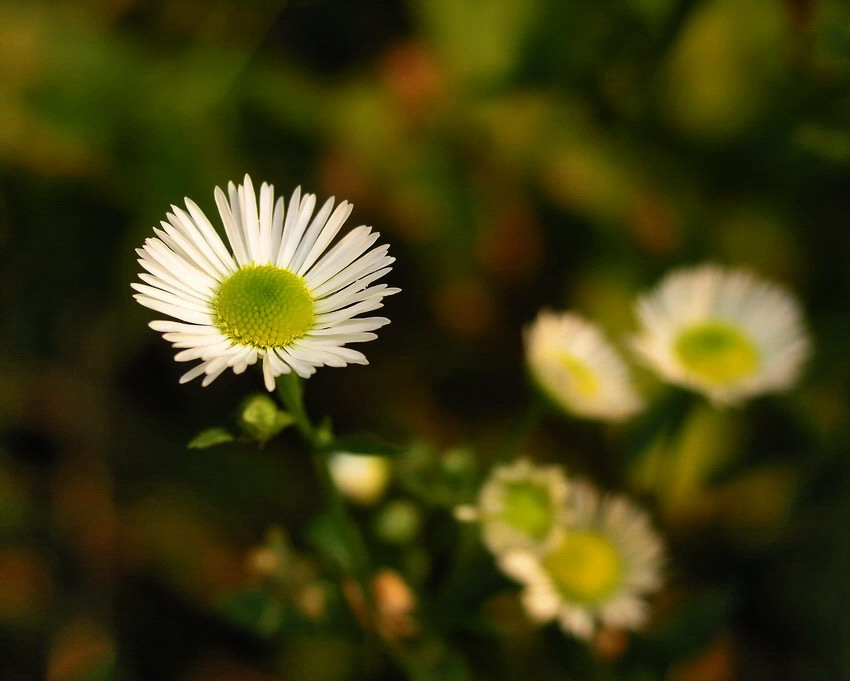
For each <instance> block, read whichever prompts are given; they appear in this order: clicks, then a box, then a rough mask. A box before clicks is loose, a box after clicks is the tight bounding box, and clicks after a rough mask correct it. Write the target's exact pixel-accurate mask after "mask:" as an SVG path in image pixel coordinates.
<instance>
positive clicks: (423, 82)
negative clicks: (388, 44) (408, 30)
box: [379, 41, 446, 115]
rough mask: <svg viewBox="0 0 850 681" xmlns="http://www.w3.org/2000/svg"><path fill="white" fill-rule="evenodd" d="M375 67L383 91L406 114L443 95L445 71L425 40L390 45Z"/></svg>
mask: <svg viewBox="0 0 850 681" xmlns="http://www.w3.org/2000/svg"><path fill="white" fill-rule="evenodd" d="M379 68H380V77H381V81H382V83H383V84H384V86H385V87H386V89H387V91H388V92H389V93H390V94H391V95H392V96H393V98H394V99H395V100H396V101H397V102H398V103H399V104H400V105H401V106H402V107H403V108H404V109H405V111H406V112H407V113H408V114H410V115H416V114H419V113H423V112H424V111H427V110H429V109H430V108H432V107H433V105H434V104H435V103H436V102H437V101H438V100H440V99H442V98H443V97H444V96H445V93H446V77H445V74H443V72H442V71H441V70H440V67H439V64H438V63H437V60H436V58H435V56H434V54H433V53H432V51H431V50H430V48H429V46H428V45H426V44H425V43H421V42H415V41H414V42H407V43H402V44H399V45H396V46H394V47H392V48H390V49H389V50H388V51H387V53H386V54H385V55H384V57H383V59H382V61H381V64H380V66H379Z"/></svg>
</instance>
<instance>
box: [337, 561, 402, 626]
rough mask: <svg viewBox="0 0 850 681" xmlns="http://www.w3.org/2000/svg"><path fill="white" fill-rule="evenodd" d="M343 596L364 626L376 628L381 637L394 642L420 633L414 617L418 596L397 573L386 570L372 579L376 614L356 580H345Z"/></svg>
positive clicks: (382, 570) (379, 572)
mask: <svg viewBox="0 0 850 681" xmlns="http://www.w3.org/2000/svg"><path fill="white" fill-rule="evenodd" d="M342 593H343V596H344V597H345V600H346V602H347V603H348V607H349V608H351V611H352V612H353V613H354V616H355V617H356V618H357V621H358V622H360V625H361V626H362V627H364V628H366V629H377V630H378V631H379V632H380V634H381V635H382V636H384V637H385V638H387V639H393V640H395V639H405V638H410V637H412V636H415V635H416V634H418V633H419V625H418V623H417V622H416V620H415V619H414V618H413V612H414V610H415V608H416V596H415V595H414V594H413V591H412V590H411V589H410V587H409V586H408V585H407V582H405V581H404V579H403V578H402V576H401V575H400V574H399V573H398V572H396V571H395V570H391V569H389V568H383V569H381V570H379V571H378V572H377V573H376V574H375V576H374V577H373V578H372V596H373V598H374V608H375V613H374V614H373V613H372V612H371V611H370V610H371V608H370V605H369V603H367V601H366V598H365V597H364V594H363V589H362V588H361V586H360V585H359V584H358V583H357V582H355V581H354V580H353V579H345V580H343V582H342ZM376 619H377V624H375V620H376Z"/></svg>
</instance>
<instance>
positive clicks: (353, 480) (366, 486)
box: [328, 452, 390, 506]
mask: <svg viewBox="0 0 850 681" xmlns="http://www.w3.org/2000/svg"><path fill="white" fill-rule="evenodd" d="M328 464H329V466H330V470H331V478H332V479H333V481H334V484H335V485H336V486H337V488H338V489H339V491H340V492H342V493H343V494H344V495H345V496H347V497H348V498H349V499H351V500H352V501H354V502H356V503H358V504H363V505H364V506H371V505H372V504H374V503H375V502H376V501H378V499H380V498H381V496H382V495H383V494H384V491H385V490H386V488H387V485H388V484H389V481H390V464H389V463H388V462H387V460H386V458H385V457H383V456H367V455H362V454H349V453H347V452H336V453H334V454H332V455H331V457H330V459H329V461H328Z"/></svg>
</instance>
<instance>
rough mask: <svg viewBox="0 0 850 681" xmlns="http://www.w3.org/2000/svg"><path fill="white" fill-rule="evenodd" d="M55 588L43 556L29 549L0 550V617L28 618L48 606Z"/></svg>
mask: <svg viewBox="0 0 850 681" xmlns="http://www.w3.org/2000/svg"><path fill="white" fill-rule="evenodd" d="M55 591H56V583H55V581H54V578H53V574H52V571H51V569H50V567H49V566H48V564H47V561H46V560H45V558H44V556H42V555H41V554H40V553H38V552H37V551H35V550H33V549H29V548H24V547H9V548H5V549H2V550H0V620H7V621H16V620H30V619H34V618H37V617H39V616H41V615H42V614H43V613H44V611H45V610H46V609H47V608H48V607H49V606H50V604H51V602H52V601H53V597H54V595H55Z"/></svg>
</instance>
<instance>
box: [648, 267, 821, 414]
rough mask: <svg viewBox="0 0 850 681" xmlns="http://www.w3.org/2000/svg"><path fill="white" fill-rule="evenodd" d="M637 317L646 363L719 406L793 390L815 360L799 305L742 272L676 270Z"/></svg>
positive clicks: (719, 269)
mask: <svg viewBox="0 0 850 681" xmlns="http://www.w3.org/2000/svg"><path fill="white" fill-rule="evenodd" d="M636 311H637V316H638V318H639V321H640V324H641V329H640V331H639V332H638V334H637V336H636V337H635V339H634V341H633V344H634V347H635V350H636V351H637V352H638V353H639V355H640V356H641V357H642V359H643V361H644V362H645V363H646V364H648V365H649V366H651V367H653V368H654V369H655V370H656V371H657V372H658V373H659V374H661V376H662V377H663V378H665V379H666V380H667V381H670V382H671V383H676V384H679V385H683V386H686V387H689V388H692V389H693V390H696V391H699V392H702V393H704V394H705V395H706V396H707V397H708V398H709V399H711V400H712V401H714V402H716V403H720V404H734V403H736V402H739V401H741V400H742V399H745V398H747V397H751V396H753V395H757V394H759V393H767V392H776V391H779V390H782V389H784V388H787V387H789V386H790V385H791V384H792V383H793V382H794V380H795V379H796V378H797V375H798V374H799V372H800V367H801V365H802V363H803V361H804V360H805V359H806V357H807V356H808V354H809V339H808V335H807V333H806V330H805V328H804V326H803V322H802V315H801V313H800V308H799V306H798V305H797V302H796V301H795V300H794V298H793V297H792V296H791V295H790V294H788V293H787V292H786V291H785V290H783V289H782V288H780V287H779V286H776V285H775V284H772V283H769V282H766V281H763V280H760V279H758V278H756V277H755V276H753V275H752V274H750V273H749V272H747V271H745V270H741V269H726V268H722V267H718V266H716V265H702V266H700V267H696V268H688V269H680V270H677V271H675V272H672V273H671V274H669V275H668V276H667V277H665V278H664V280H663V281H662V282H661V283H660V284H659V285H658V286H657V287H656V288H655V289H654V290H653V291H651V292H650V293H648V294H646V295H644V296H643V297H641V298H640V299H639V300H638V302H637V306H636Z"/></svg>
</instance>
